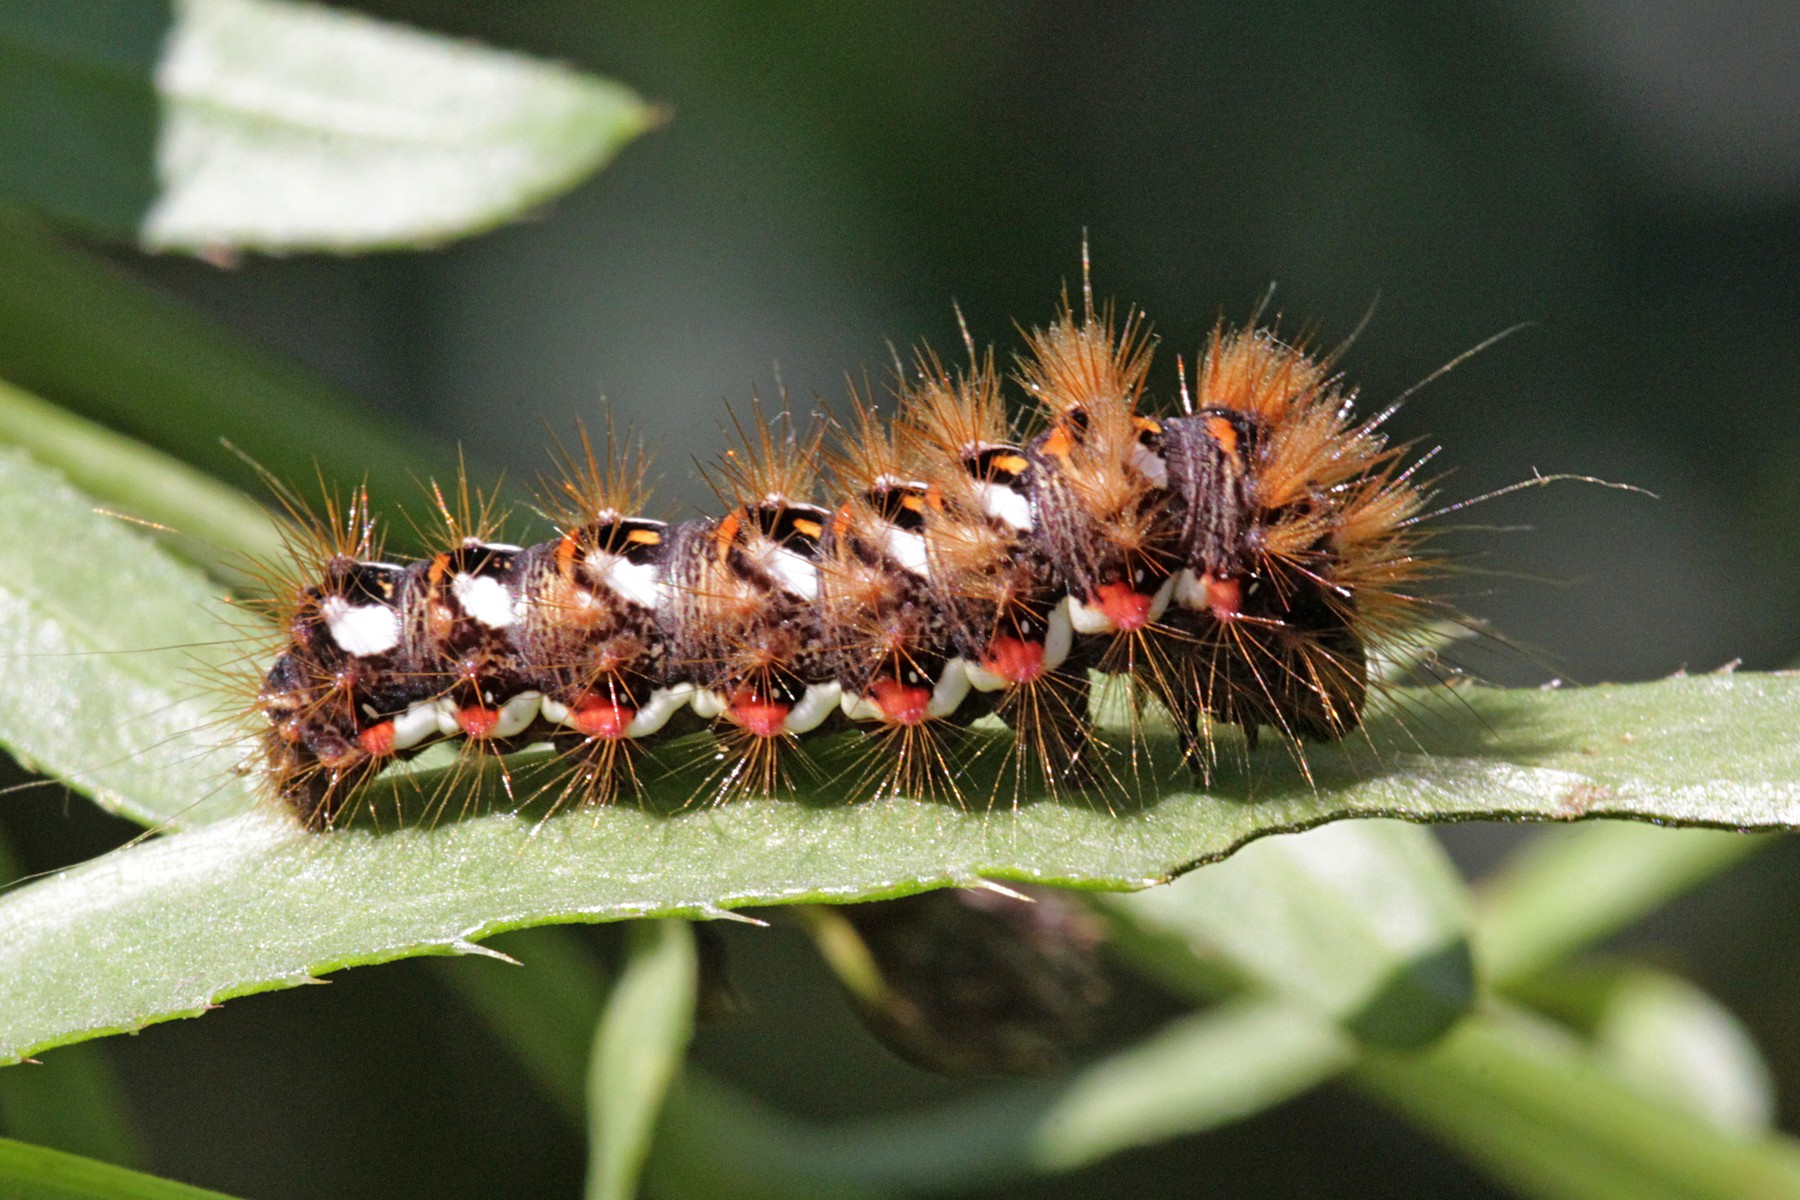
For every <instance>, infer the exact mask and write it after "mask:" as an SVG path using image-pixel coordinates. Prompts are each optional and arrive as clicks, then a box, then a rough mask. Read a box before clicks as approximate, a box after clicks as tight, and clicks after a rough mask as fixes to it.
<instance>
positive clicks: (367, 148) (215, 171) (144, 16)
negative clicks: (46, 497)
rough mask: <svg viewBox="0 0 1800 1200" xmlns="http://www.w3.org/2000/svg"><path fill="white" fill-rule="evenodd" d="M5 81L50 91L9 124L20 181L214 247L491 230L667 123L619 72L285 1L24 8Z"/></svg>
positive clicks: (5, 35) (4, 43) (93, 216)
mask: <svg viewBox="0 0 1800 1200" xmlns="http://www.w3.org/2000/svg"><path fill="white" fill-rule="evenodd" d="M121 15H122V14H121ZM97 79H98V80H102V81H103V83H101V84H98V85H97V84H96V82H95V81H96V80H97ZM0 90H4V91H5V92H7V93H8V94H15V95H30V96H32V97H33V99H34V103H33V104H32V106H31V108H30V110H29V111H30V113H31V117H30V118H29V119H16V120H11V121H8V122H7V123H6V129H5V131H4V132H0V148H4V149H5V151H6V153H4V154H0V191H5V192H9V193H11V194H13V195H14V196H17V197H19V198H21V199H23V200H26V201H27V202H29V203H32V204H34V205H36V206H38V207H40V208H42V209H44V210H45V211H48V212H50V213H52V214H54V215H56V216H59V217H62V218H64V219H66V220H68V221H71V222H73V223H76V224H79V225H82V226H84V227H87V228H90V229H94V230H96V231H97V232H101V233H105V234H108V235H111V236H114V237H122V238H124V237H135V238H136V239H137V240H138V241H139V242H140V243H141V244H142V245H144V246H146V247H148V248H151V249H181V250H196V251H209V250H218V249H221V248H227V249H232V248H243V249H257V250H277V251H294V250H315V249H329V250H340V251H346V250H368V249H375V248H379V247H387V246H402V245H419V244H430V243H434V242H441V241H444V240H446V239H448V238H452V237H457V236H460V235H463V234H467V233H473V232H477V231H479V230H482V229H485V228H488V227H490V226H492V225H495V224H498V223H499V222H501V221H504V220H508V219H510V218H513V217H516V216H519V215H520V214H522V213H524V212H526V211H529V210H530V209H531V208H532V207H533V206H534V205H537V204H540V203H542V202H543V201H545V200H547V199H549V198H550V197H552V196H554V195H557V194H559V193H561V192H563V191H565V190H567V189H568V188H569V187H572V186H573V185H574V184H575V183H576V182H578V181H579V180H581V179H582V178H584V177H585V176H586V175H588V174H589V173H590V172H592V171H594V170H596V169H598V168H599V167H600V166H602V165H603V164H604V163H605V162H606V161H607V160H608V159H609V158H611V157H612V155H613V154H614V153H615V152H616V151H617V150H618V148H619V147H620V146H621V145H623V144H624V143H625V142H627V141H629V140H630V139H631V138H633V137H634V136H636V135H637V134H639V133H641V132H643V131H644V130H645V129H646V128H648V127H649V126H650V125H651V124H652V123H653V121H654V119H655V118H654V113H653V111H652V110H651V109H649V108H648V107H646V106H645V105H644V103H643V102H642V101H641V100H639V99H638V98H637V97H636V96H635V95H633V94H632V93H631V92H630V91H628V90H627V89H626V88H624V87H621V86H619V85H618V84H614V83H610V82H608V81H606V80H602V79H596V78H594V77H592V76H588V75H583V74H580V73H578V72H575V71H571V70H568V69H566V68H564V67H560V66H556V65H554V64H551V63H546V62H538V61H534V60H532V59H529V58H526V57H524V56H522V55H517V54H510V53H505V52H502V51H498V50H492V49H488V48H485V47H478V46H474V45H470V44H468V43H465V42H458V41H454V40H452V39H450V38H446V37H440V36H435V35H432V34H427V33H424V32H421V31H417V30H412V29H407V28H405V27H402V26H398V25H393V24H389V23H386V22H381V21H375V20H371V19H369V18H367V17H363V16H359V15H356V14H352V13H347V12H340V11H334V10H332V9H329V8H325V7H322V6H314V5H310V4H293V3H287V2H285V0H178V2H177V3H175V4H172V5H148V6H144V7H143V11H142V12H140V13H139V14H138V15H137V16H136V17H133V18H131V19H130V20H114V21H112V22H111V23H101V22H96V21H94V20H92V19H91V18H87V17H83V16H80V15H78V14H75V13H73V12H71V11H70V6H65V5H58V4H46V3H31V4H26V5H24V6H23V7H21V8H18V9H17V10H15V11H9V12H8V13H7V14H5V15H0ZM71 146H76V147H80V149H81V153H80V154H78V155H71V154H70V153H69V147H71ZM8 162H10V163H11V164H13V168H14V169H12V170H9V169H8V168H7V167H6V166H5V165H4V164H5V163H8ZM48 164H55V165H54V166H51V165H48Z"/></svg>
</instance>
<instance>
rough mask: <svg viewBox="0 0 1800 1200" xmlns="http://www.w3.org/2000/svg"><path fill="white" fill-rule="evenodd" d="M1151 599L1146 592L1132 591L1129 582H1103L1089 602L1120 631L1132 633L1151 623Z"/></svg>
mask: <svg viewBox="0 0 1800 1200" xmlns="http://www.w3.org/2000/svg"><path fill="white" fill-rule="evenodd" d="M1150 600H1151V598H1150V597H1149V596H1146V595H1145V594H1144V593H1142V592H1134V591H1132V590H1131V585H1130V584H1128V583H1103V584H1101V585H1100V586H1099V587H1097V588H1095V589H1094V594H1093V596H1091V597H1090V598H1089V599H1088V603H1089V604H1091V605H1093V606H1094V607H1095V608H1097V609H1099V610H1100V611H1101V612H1103V613H1105V614H1106V619H1107V620H1109V621H1111V622H1112V623H1113V627H1114V628H1116V629H1117V630H1119V632H1121V633H1130V632H1132V631H1133V630H1137V629H1142V628H1143V627H1144V626H1146V625H1148V624H1149V623H1150Z"/></svg>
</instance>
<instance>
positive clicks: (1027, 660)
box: [981, 637, 1044, 683]
mask: <svg viewBox="0 0 1800 1200" xmlns="http://www.w3.org/2000/svg"><path fill="white" fill-rule="evenodd" d="M981 666H982V669H983V670H985V671H989V672H991V673H993V674H995V675H998V676H999V677H1000V678H1002V679H1004V680H1006V681H1007V682H1008V683H1030V682H1031V681H1032V680H1034V679H1036V678H1037V677H1038V676H1040V675H1042V674H1043V673H1044V643H1042V642H1028V641H1026V640H1025V639H1024V638H1014V637H997V638H995V639H994V640H993V641H991V642H989V643H988V652H987V655H986V657H984V658H983V659H982V660H981Z"/></svg>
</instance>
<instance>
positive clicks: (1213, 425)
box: [1206, 417, 1238, 462]
mask: <svg viewBox="0 0 1800 1200" xmlns="http://www.w3.org/2000/svg"><path fill="white" fill-rule="evenodd" d="M1206 432H1207V433H1208V434H1210V435H1211V436H1212V440H1213V441H1215V442H1217V443H1219V449H1221V450H1223V451H1224V452H1225V453H1226V454H1229V455H1230V456H1231V458H1232V461H1234V462H1235V461H1237V457H1238V432H1237V426H1235V425H1233V424H1232V423H1231V422H1230V421H1227V420H1226V419H1225V418H1224V417H1208V418H1206Z"/></svg>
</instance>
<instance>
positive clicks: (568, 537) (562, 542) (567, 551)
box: [556, 533, 581, 575]
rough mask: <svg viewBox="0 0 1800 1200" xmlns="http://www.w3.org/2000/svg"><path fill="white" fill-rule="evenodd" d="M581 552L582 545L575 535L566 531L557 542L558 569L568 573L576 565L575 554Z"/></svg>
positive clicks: (562, 572) (565, 573)
mask: <svg viewBox="0 0 1800 1200" xmlns="http://www.w3.org/2000/svg"><path fill="white" fill-rule="evenodd" d="M580 552H581V545H580V543H579V542H577V541H576V538H575V535H574V534H572V533H565V534H563V536H562V537H561V539H559V540H558V541H557V543H556V569H557V571H558V572H559V573H560V574H563V575H567V574H568V573H569V571H570V570H571V569H572V568H573V567H574V565H575V556H576V555H577V554H579V553H580Z"/></svg>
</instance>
